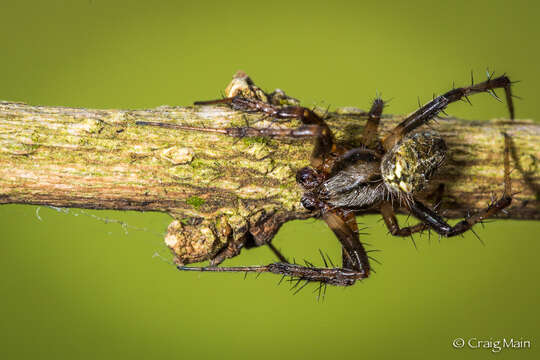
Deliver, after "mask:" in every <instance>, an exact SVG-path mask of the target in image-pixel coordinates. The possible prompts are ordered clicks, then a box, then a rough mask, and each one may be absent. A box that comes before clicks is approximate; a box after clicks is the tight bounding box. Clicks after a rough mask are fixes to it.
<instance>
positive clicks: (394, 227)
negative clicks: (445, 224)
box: [380, 184, 444, 237]
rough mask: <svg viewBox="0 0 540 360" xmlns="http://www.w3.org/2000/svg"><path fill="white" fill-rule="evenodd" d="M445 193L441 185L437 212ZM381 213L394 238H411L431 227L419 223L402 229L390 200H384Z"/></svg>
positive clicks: (438, 190)
mask: <svg viewBox="0 0 540 360" xmlns="http://www.w3.org/2000/svg"><path fill="white" fill-rule="evenodd" d="M443 193H444V185H442V184H441V185H439V187H438V188H437V190H436V191H435V210H437V208H438V207H439V206H440V203H441V201H442V197H443ZM431 196H433V195H431ZM431 196H430V197H431ZM380 212H381V215H382V217H383V220H384V223H385V224H386V227H387V228H388V231H389V232H390V234H392V235H393V236H401V237H407V236H411V235H412V234H414V233H417V232H421V231H424V230H427V229H429V225H428V224H426V223H424V222H419V223H418V224H416V225H413V226H407V227H404V228H402V227H400V226H399V222H398V221H397V218H396V215H395V213H394V207H393V206H392V202H390V201H388V200H384V201H383V202H382V203H381V207H380Z"/></svg>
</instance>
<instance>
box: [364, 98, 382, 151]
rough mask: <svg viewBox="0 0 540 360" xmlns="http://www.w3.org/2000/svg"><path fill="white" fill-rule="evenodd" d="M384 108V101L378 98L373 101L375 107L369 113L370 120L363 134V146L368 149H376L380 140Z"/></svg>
mask: <svg viewBox="0 0 540 360" xmlns="http://www.w3.org/2000/svg"><path fill="white" fill-rule="evenodd" d="M383 108H384V101H383V100H382V99H381V98H379V97H377V98H376V99H375V100H373V105H371V109H370V110H369V112H368V119H367V122H366V126H365V127H364V131H363V132H362V144H364V146H366V147H367V148H368V149H376V148H377V147H378V146H379V144H380V140H379V137H378V128H379V122H380V120H381V114H382V111H383Z"/></svg>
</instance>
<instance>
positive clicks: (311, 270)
mask: <svg viewBox="0 0 540 360" xmlns="http://www.w3.org/2000/svg"><path fill="white" fill-rule="evenodd" d="M323 218H324V220H325V221H326V223H327V224H328V225H329V226H330V228H331V229H332V230H333V231H334V233H335V234H336V235H337V237H338V239H339V240H340V241H341V243H342V245H343V256H344V257H343V268H317V267H314V266H302V265H297V264H289V263H287V262H279V263H272V264H269V265H263V266H232V267H217V266H212V265H211V266H206V267H191V266H177V268H178V270H183V271H212V272H246V273H247V272H256V273H263V272H269V273H273V274H281V275H285V276H290V277H293V278H295V279H297V280H299V281H308V282H320V283H324V284H330V285H337V286H350V285H353V284H354V283H355V282H356V280H360V279H364V278H367V277H368V276H369V273H370V271H371V268H370V265H369V260H368V256H367V254H366V251H365V250H364V247H363V246H362V243H361V242H360V240H359V239H358V228H357V224H356V219H355V217H354V213H353V212H345V211H342V210H332V211H328V212H326V213H325V214H324V215H323ZM269 246H270V248H271V249H272V250H273V251H274V248H273V246H271V245H270V244H269ZM275 250H276V251H274V253H275V254H276V255H277V256H278V257H279V258H280V259H281V258H283V259H285V258H284V257H283V255H281V253H279V251H278V250H277V249H275ZM278 254H279V255H278ZM308 265H310V264H309V263H308Z"/></svg>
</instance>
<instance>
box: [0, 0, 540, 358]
mask: <svg viewBox="0 0 540 360" xmlns="http://www.w3.org/2000/svg"><path fill="white" fill-rule="evenodd" d="M539 10H540V6H539V5H538V3H537V2H533V1H451V2H444V1H438V2H434V1H406V2H392V1H357V2H340V1H332V2H331V1H323V2H318V1H307V2H303V3H301V2H293V1H285V2H282V1H267V2H261V1H244V2H231V1H194V2H192V3H188V2H165V1H123V2H120V1H104V0H93V1H88V0H87V1H50V0H48V1H18V2H16V1H7V0H3V1H2V6H1V8H0V16H1V21H0V33H1V34H2V41H1V43H0V69H1V70H2V76H1V80H0V98H1V99H5V100H17V101H24V102H27V103H30V104H36V105H38V104H39V105H65V106H76V107H91V108H148V107H155V106H159V105H163V104H168V105H187V104H191V103H192V102H193V101H194V100H200V99H211V98H216V97H218V96H219V94H220V91H221V90H222V89H223V88H224V87H225V85H226V84H227V83H228V81H229V80H230V78H231V76H232V74H233V73H234V72H235V71H236V70H238V69H243V70H245V71H246V72H247V73H248V74H250V75H251V76H252V78H253V79H254V80H255V81H256V82H257V83H258V84H259V85H260V86H262V87H263V88H265V89H267V90H272V89H274V88H276V87H280V88H282V89H285V90H286V91H287V93H289V94H290V95H292V96H295V97H298V98H300V99H301V100H302V101H303V104H305V105H308V106H312V105H313V104H318V105H331V106H333V107H335V106H343V105H355V106H358V107H361V108H367V107H368V106H369V105H370V99H372V98H373V96H374V95H375V93H376V91H380V92H382V94H383V97H385V98H393V100H392V102H391V105H390V107H389V108H388V109H387V111H388V112H392V113H406V112H409V111H412V110H414V109H415V108H416V106H417V97H418V96H419V97H420V98H421V99H422V100H428V99H429V98H431V96H432V94H433V92H436V93H440V92H442V91H445V90H447V89H449V88H450V86H451V84H452V81H453V80H455V81H456V84H467V83H468V82H469V72H470V70H474V71H475V73H476V74H477V77H478V78H483V77H484V73H485V68H486V67H490V69H494V70H497V71H498V72H499V73H502V72H507V73H508V74H509V75H510V76H511V78H512V79H515V80H522V82H521V83H520V84H518V85H516V87H515V93H516V94H518V95H520V96H522V97H523V98H524V100H522V101H519V100H518V101H517V104H516V108H517V112H516V113H517V116H518V117H519V118H533V119H538V118H540V116H539V115H540V108H539V106H538V102H537V100H536V98H537V88H538V87H537V84H538V83H539V82H540V67H538V65H537V62H538V56H539V50H538V39H539V36H540V25H539V22H538V18H539V15H540V11H539ZM471 100H472V101H473V103H474V106H473V107H471V106H469V105H468V104H464V103H460V104H455V105H452V106H451V107H450V108H449V112H450V113H451V114H452V115H456V116H460V117H466V118H469V119H487V118H492V117H503V116H507V111H506V108H505V105H504V104H500V103H498V102H497V101H495V100H494V99H493V98H491V97H490V96H487V95H478V96H475V97H474V98H472V99H471ZM487 197H488V195H486V198H487ZM106 219H113V220H115V221H112V222H111V221H107V220H106ZM378 219H379V217H377V216H370V217H364V218H359V221H361V222H363V223H364V224H365V226H368V227H369V228H368V230H367V231H368V232H369V234H370V235H369V236H368V237H367V238H368V239H369V240H368V242H369V243H371V244H372V247H374V248H378V249H382V250H383V251H382V252H380V253H377V255H376V256H377V259H378V260H379V261H381V262H382V263H383V265H376V270H378V271H377V274H375V275H374V276H373V277H372V278H370V279H369V280H367V281H365V282H363V283H362V284H359V285H356V286H354V287H352V288H347V289H341V288H331V289H329V290H328V292H327V295H326V299H325V301H324V302H317V300H316V296H315V294H313V293H312V291H311V290H312V289H313V287H307V288H306V289H304V291H302V292H301V293H299V294H298V295H296V296H292V293H291V292H289V291H288V287H289V285H288V284H286V285H283V284H282V285H281V286H279V287H276V286H275V285H276V283H277V281H278V278H277V277H274V276H271V275H263V276H261V277H260V278H259V279H257V280H255V278H254V277H251V276H250V277H248V279H247V280H243V276H242V275H241V274H232V275H231V274H229V275H226V274H225V275H222V274H196V273H180V272H177V271H176V270H175V268H174V267H173V266H172V265H171V264H170V256H169V255H168V251H167V249H166V248H165V246H164V245H163V242H162V239H163V233H164V232H165V229H166V227H167V225H168V223H169V222H170V218H169V217H168V216H167V215H165V214H155V213H146V214H143V213H127V212H126V213H123V212H112V211H106V212H103V211H101V212H100V211H81V210H76V209H75V210H70V211H68V212H65V211H58V210H54V209H51V208H47V207H41V208H37V207H33V206H22V205H6V206H1V207H0V237H1V241H0V246H1V256H0V272H1V273H2V285H1V289H2V290H1V293H0V311H1V320H0V354H1V355H0V356H1V357H2V358H3V359H26V358H33V359H36V358H37V359H49V358H50V359H64V358H69V359H79V358H81V359H97V358H105V359H113V358H114V359H122V358H131V359H148V358H160V359H165V358H168V359H169V358H179V359H204V358H220V359H228V358H231V359H275V358H278V359H284V358H287V359H289V358H291V359H293V358H294V359H303V358H307V359H333V358H343V357H347V358H352V359H360V358H374V359H379V358H381V359H382V358H393V359H395V358H403V359H406V358H417V357H425V358H448V359H464V358H475V359H476V358H499V359H501V358H531V359H532V358H538V356H539V355H540V352H539V350H538V346H539V343H538V341H540V329H539V320H540V315H539V310H538V304H539V303H540V286H539V283H538V278H539V275H540V271H539V265H538V254H539V253H540V241H539V240H540V239H539V236H538V232H539V231H540V223H538V222H530V221H529V222H527V221H496V222H494V223H490V224H489V225H487V226H486V228H485V229H481V227H478V231H479V234H480V236H481V237H482V239H483V240H484V241H485V243H486V246H482V245H481V244H480V243H479V242H478V241H477V240H476V239H475V238H474V237H473V236H471V235H469V234H467V235H465V236H464V237H463V238H452V239H442V240H441V241H440V242H439V241H437V240H436V239H432V240H431V242H429V241H428V239H427V237H426V236H424V237H423V238H421V239H419V238H417V239H416V242H417V244H418V250H415V248H414V247H413V246H412V244H411V241H410V240H408V239H405V240H404V239H400V238H393V237H391V236H389V235H387V234H386V229H385V228H384V225H383V224H382V223H381V222H379V221H378ZM400 219H401V221H402V222H405V218H404V217H402V218H400ZM121 221H124V222H125V223H120V222H121ZM275 244H276V245H277V246H278V247H280V248H282V249H283V250H284V251H285V252H286V253H287V254H288V255H289V256H296V257H297V258H302V257H305V258H307V259H310V260H312V261H314V260H316V261H318V262H320V260H319V259H318V255H317V249H318V248H322V249H325V250H327V251H328V252H329V253H330V254H332V257H333V258H334V259H337V258H338V254H339V246H338V244H337V241H336V240H335V238H334V236H333V235H332V234H331V233H330V231H329V230H328V229H327V228H326V226H325V225H324V224H323V223H322V222H320V221H314V220H311V221H304V222H293V223H288V224H286V225H285V226H284V227H283V228H282V229H281V230H280V231H279V233H278V235H277V237H276V239H275ZM155 255H158V256H155ZM161 260H164V261H161ZM270 261H273V257H272V255H271V253H270V251H269V250H268V249H267V248H258V249H253V250H249V251H244V252H243V253H242V255H241V256H239V257H237V258H236V259H233V260H231V261H229V262H228V264H262V263H268V262H270ZM457 337H462V338H465V339H468V338H470V337H476V338H478V339H483V340H490V339H491V340H497V339H501V338H503V337H506V338H512V337H513V338H517V339H519V338H523V339H525V340H530V341H532V349H525V350H503V351H502V352H501V353H498V354H493V353H491V352H489V351H488V350H470V349H454V348H453V347H452V340H453V339H454V338H457Z"/></svg>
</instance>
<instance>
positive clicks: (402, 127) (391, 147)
mask: <svg viewBox="0 0 540 360" xmlns="http://www.w3.org/2000/svg"><path fill="white" fill-rule="evenodd" d="M511 84H512V83H511V81H510V79H509V78H508V77H506V76H504V75H503V76H500V77H497V78H492V77H491V76H490V74H489V73H488V80H487V81H484V82H482V83H478V84H472V85H471V86H467V87H462V88H455V89H453V90H450V91H448V92H447V93H445V94H443V95H441V96H438V97H436V98H434V99H433V100H432V101H430V102H429V103H427V104H426V105H424V106H422V107H421V108H420V109H418V110H417V111H415V112H414V113H412V114H411V115H409V116H408V117H407V118H406V119H405V120H403V121H402V122H401V123H400V124H399V125H397V126H396V127H395V128H394V129H393V130H391V131H390V133H389V134H388V135H387V136H386V137H385V138H384V139H382V140H380V139H379V138H378V126H379V122H380V118H381V113H382V110H383V107H384V102H383V101H382V100H381V99H379V98H377V99H375V101H374V102H373V106H372V107H371V110H370V111H369V113H368V120H367V124H366V126H365V128H364V130H363V134H362V144H363V146H362V147H358V148H353V149H348V148H345V147H344V146H342V145H338V144H336V142H335V141H334V137H333V135H332V131H331V130H330V128H329V127H328V125H327V124H326V123H325V121H324V119H323V118H321V117H320V116H318V115H317V114H315V113H314V112H313V111H311V110H309V109H307V108H304V107H300V106H286V107H281V106H277V105H272V104H269V103H267V102H264V101H261V100H257V99H251V98H247V97H243V96H241V95H237V96H234V97H229V98H225V99H221V100H212V101H203V102H196V103H195V104H196V105H208V104H217V103H224V104H228V105H230V106H231V107H232V108H233V109H236V110H241V111H245V112H260V113H263V114H265V116H268V117H272V118H275V119H283V120H286V119H292V118H294V119H298V120H300V121H301V122H302V125H301V126H300V127H299V128H296V129H270V128H268V129H260V128H253V127H239V128H225V129H204V131H213V132H219V133H223V134H227V135H229V136H233V137H245V136H268V137H284V136H286V137H293V138H295V137H314V138H315V148H314V150H313V153H312V156H311V166H310V167H305V168H302V169H300V170H299V171H298V172H297V174H296V180H297V182H298V184H300V186H302V188H303V189H304V190H305V192H304V195H303V197H302V199H301V203H302V205H303V206H304V207H305V208H306V209H307V210H310V211H314V212H315V211H318V212H319V213H320V215H321V217H322V218H323V219H324V221H325V222H326V223H327V224H328V226H329V227H330V228H331V229H332V231H333V232H334V233H335V235H336V236H337V238H338V239H339V241H340V242H341V244H342V266H341V267H335V266H334V265H333V264H331V265H332V266H331V267H328V263H327V261H326V258H325V257H324V255H322V253H321V255H322V257H323V261H324V263H325V265H326V267H324V268H318V267H315V266H313V265H312V264H310V263H307V264H306V266H302V265H298V264H290V263H288V262H286V261H285V258H284V257H283V256H282V255H281V254H279V252H277V250H276V249H274V248H272V250H273V251H274V252H276V254H277V255H278V257H279V258H280V260H281V262H278V263H272V264H269V265H265V266H240V267H217V266H208V267H186V266H178V269H180V270H191V271H218V272H221V271H232V272H246V273H247V272H257V273H262V272H270V273H275V274H282V275H283V276H290V277H292V278H295V279H297V280H298V282H300V281H302V280H305V281H306V284H307V283H309V282H320V283H321V286H322V285H325V286H326V284H329V285H338V286H350V285H353V284H354V283H355V282H356V280H360V279H364V278H367V277H368V276H369V275H370V272H371V267H370V264H369V257H368V255H367V253H366V250H365V249H364V247H363V245H362V243H361V242H360V239H359V236H358V227H357V223H356V219H355V212H356V211H357V210H370V209H371V210H377V211H379V212H380V213H381V214H382V216H383V219H384V221H385V224H386V226H387V227H388V229H389V231H390V233H391V234H392V235H394V236H410V235H411V234H413V233H415V232H419V231H422V230H426V229H433V230H434V231H435V232H437V233H438V234H440V235H442V236H445V237H450V236H456V235H459V234H462V233H464V232H465V231H467V230H471V228H472V227H473V225H474V224H476V223H478V222H481V221H482V220H484V219H486V218H487V217H490V216H492V215H494V214H496V213H497V212H499V211H501V210H502V209H504V208H506V207H507V206H509V205H510V203H511V201H512V196H511V191H512V190H511V181H510V169H509V166H510V165H509V140H508V136H507V135H506V134H503V135H504V136H505V151H504V192H503V195H502V196H501V198H500V199H498V200H497V201H494V202H492V203H491V204H490V205H489V206H488V207H487V208H485V209H483V210H481V211H479V212H477V213H476V214H474V215H472V216H468V217H467V218H465V219H464V220H462V221H460V222H458V223H457V224H456V225H454V226H450V225H449V224H448V223H446V221H445V220H444V219H443V218H442V217H441V216H440V215H438V214H437V212H436V211H434V210H432V209H430V208H429V207H427V206H426V205H424V204H422V203H421V202H420V201H418V200H417V199H416V198H415V194H416V193H417V192H419V191H420V190H422V189H423V188H424V187H425V185H426V184H427V183H428V182H429V180H430V179H431V178H432V176H433V175H434V173H435V171H436V170H437V169H438V168H439V167H440V166H441V165H442V163H443V161H444V159H445V155H446V144H445V142H444V140H443V139H442V138H441V137H440V136H439V135H438V134H437V133H435V132H434V131H424V132H413V131H414V130H416V129H417V128H418V127H420V126H422V125H424V124H426V123H427V122H428V121H430V120H432V119H433V118H435V117H436V116H437V115H438V114H439V112H442V111H444V109H445V108H446V107H447V106H448V104H450V103H452V102H455V101H458V100H461V99H466V100H467V101H468V97H467V96H468V95H472V94H475V93H480V92H489V93H491V94H492V95H494V96H496V95H495V93H494V91H493V89H495V88H503V89H504V91H505V93H506V101H507V104H508V108H509V111H510V117H511V118H512V119H513V118H514V107H513V103H512V94H511V90H510V87H511ZM138 124H140V125H157V126H166V127H172V128H181V129H186V130H202V129H198V128H188V127H184V126H175V125H166V124H156V123H146V122H139V123H138ZM439 195H440V194H439ZM394 201H396V202H399V203H400V204H404V205H405V206H406V208H407V209H408V210H409V212H410V213H411V214H412V215H413V216H415V217H416V218H418V219H419V220H420V223H418V224H417V225H415V226H410V227H404V228H401V227H400V226H399V224H398V222H397V219H396V217H395V215H394V207H393V202H394ZM328 260H329V259H328ZM297 284H298V283H297ZM319 290H320V287H319Z"/></svg>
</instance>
